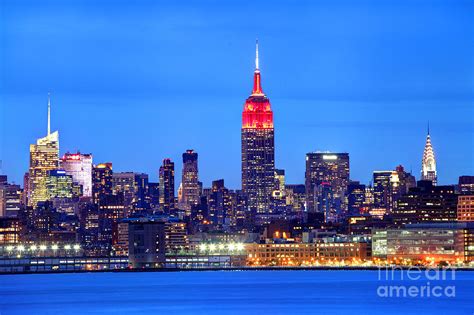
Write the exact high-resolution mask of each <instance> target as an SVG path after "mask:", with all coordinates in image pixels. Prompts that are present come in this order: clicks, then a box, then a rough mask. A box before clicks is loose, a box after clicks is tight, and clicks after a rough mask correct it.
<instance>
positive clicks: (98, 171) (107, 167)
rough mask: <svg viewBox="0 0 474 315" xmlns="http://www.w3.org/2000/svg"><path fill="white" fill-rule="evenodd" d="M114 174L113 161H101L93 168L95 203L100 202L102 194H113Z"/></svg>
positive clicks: (93, 197)
mask: <svg viewBox="0 0 474 315" xmlns="http://www.w3.org/2000/svg"><path fill="white" fill-rule="evenodd" d="M112 175H113V171H112V163H101V164H98V165H96V166H94V167H93V168H92V199H93V201H94V203H95V204H99V201H100V197H101V196H105V195H111V194H112V189H113V187H112V186H113V183H112Z"/></svg>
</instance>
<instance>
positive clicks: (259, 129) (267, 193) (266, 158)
mask: <svg viewBox="0 0 474 315" xmlns="http://www.w3.org/2000/svg"><path fill="white" fill-rule="evenodd" d="M241 137H242V191H243V192H244V193H245V194H246V195H247V196H248V206H249V210H250V212H251V214H252V215H253V216H255V219H256V223H257V224H258V223H264V222H266V221H267V217H268V215H270V214H271V213H272V212H273V209H272V208H273V207H272V192H273V191H274V189H275V140H274V137H275V135H274V128H273V112H272V109H271V106H270V100H269V99H268V98H267V96H266V95H265V94H264V93H263V90H262V86H261V78H260V69H259V61H258V43H257V50H256V59H255V72H254V84H253V90H252V94H251V95H250V96H249V97H248V98H247V100H246V101H245V104H244V110H243V112H242V130H241Z"/></svg>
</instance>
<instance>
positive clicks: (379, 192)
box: [372, 165, 416, 214]
mask: <svg viewBox="0 0 474 315" xmlns="http://www.w3.org/2000/svg"><path fill="white" fill-rule="evenodd" d="M373 184H374V186H373V196H374V200H373V207H372V208H373V209H372V210H375V211H379V212H380V213H382V211H383V210H384V212H385V214H389V213H392V212H393V210H394V209H395V208H396V207H397V201H398V200H399V199H400V198H401V197H402V196H403V195H405V194H407V193H408V191H409V190H410V189H411V188H413V187H416V180H415V177H414V176H413V175H411V174H410V173H407V172H405V169H404V168H403V166H401V165H399V166H397V167H396V169H395V170H394V171H375V172H374V173H373Z"/></svg>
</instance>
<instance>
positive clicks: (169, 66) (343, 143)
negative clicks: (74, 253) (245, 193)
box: [0, 0, 474, 188]
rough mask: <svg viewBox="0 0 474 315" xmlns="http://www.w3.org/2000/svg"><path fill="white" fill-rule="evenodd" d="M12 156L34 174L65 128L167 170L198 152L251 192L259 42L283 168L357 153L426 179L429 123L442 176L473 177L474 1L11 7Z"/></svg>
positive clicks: (0, 71)
mask: <svg viewBox="0 0 474 315" xmlns="http://www.w3.org/2000/svg"><path fill="white" fill-rule="evenodd" d="M0 3H1V4H0V10H1V11H0V17H1V18H0V36H1V37H0V123H1V125H0V159H2V160H3V173H6V174H8V175H9V176H10V177H11V179H12V180H14V181H16V182H20V181H21V178H22V174H23V173H24V172H25V171H26V170H27V168H28V159H29V153H28V146H29V144H30V143H34V141H35V139H36V138H38V137H42V136H44V135H45V133H46V100H47V93H48V91H51V92H52V106H53V108H52V113H53V114H52V128H53V129H54V130H56V129H58V130H59V132H60V147H61V153H64V152H66V151H75V150H80V151H81V152H84V153H92V154H93V155H94V161H95V162H105V161H112V162H113V163H114V170H116V171H138V172H146V173H148V174H150V179H151V180H152V181H155V180H156V179H157V171H158V168H159V166H160V164H161V161H162V159H163V158H165V157H170V158H172V159H173V160H174V161H175V162H177V163H176V166H177V176H178V179H177V182H178V183H179V182H180V180H179V176H180V169H181V154H182V152H184V151H185V150H186V149H189V148H193V149H195V150H196V151H197V152H198V153H199V163H200V165H199V166H200V177H201V180H202V181H203V182H204V185H205V186H209V185H210V182H211V181H212V180H214V179H219V178H224V179H225V180H226V184H227V186H229V187H230V188H238V187H239V186H240V124H241V111H242V108H243V102H244V100H245V99H246V97H247V96H248V95H249V93H250V91H251V88H252V74H253V70H254V69H253V68H254V44H255V38H256V37H258V38H259V41H260V67H261V70H262V82H263V88H264V91H265V92H266V93H267V95H268V96H269V98H270V100H271V103H272V107H273V110H274V117H275V128H276V131H275V133H276V135H275V147H276V166H277V167H278V168H284V169H285V170H286V173H287V182H289V183H303V182H304V180H303V178H304V167H305V162H304V160H305V153H307V152H310V151H315V150H331V151H340V152H349V154H350V158H351V177H352V179H354V180H361V181H362V182H365V183H367V182H368V181H369V180H370V178H371V176H372V171H373V170H385V169H393V168H394V167H395V166H396V165H398V164H403V165H404V166H405V167H406V168H407V169H409V170H410V169H412V170H413V173H414V175H415V176H416V177H417V178H418V177H419V174H420V168H421V157H422V151H423V146H424V141H425V136H426V125H427V122H428V120H429V121H430V124H431V134H432V140H433V145H434V149H435V153H436V156H437V161H438V174H439V175H438V176H439V181H440V182H441V183H445V184H448V183H455V182H457V177H458V176H459V175H466V174H470V175H474V149H473V148H474V2H473V1H458V0H445V1H442V0H438V1H423V0H398V1H388V0H387V1H384V0H378V1H375V0H374V1H367V0H365V1H364V0H362V1H342V0H326V1H322V0H321V1H247V0H244V1H143V0H139V1H92V0H86V1H78V0H71V1H59V0H54V1H44V0H35V1H22V0H15V1H13V0H3V1H1V2H0Z"/></svg>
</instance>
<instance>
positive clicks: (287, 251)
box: [245, 242, 370, 266]
mask: <svg viewBox="0 0 474 315" xmlns="http://www.w3.org/2000/svg"><path fill="white" fill-rule="evenodd" d="M245 250H246V252H247V265H249V266H301V265H302V266H305V265H306V266H311V265H315V264H317V263H318V264H323V265H324V264H328V265H329V264H331V263H333V262H334V263H339V262H341V261H343V260H345V261H353V260H357V261H358V262H361V261H364V260H365V259H367V258H368V257H370V250H369V245H368V243H366V242H329V243H325V242H317V243H288V244H245Z"/></svg>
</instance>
